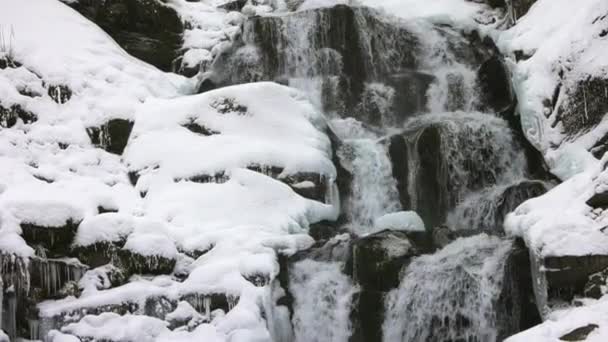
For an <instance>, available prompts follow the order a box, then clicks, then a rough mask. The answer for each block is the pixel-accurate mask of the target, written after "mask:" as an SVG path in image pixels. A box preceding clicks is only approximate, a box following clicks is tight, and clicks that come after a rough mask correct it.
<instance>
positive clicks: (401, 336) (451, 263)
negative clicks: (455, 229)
mask: <svg viewBox="0 0 608 342" xmlns="http://www.w3.org/2000/svg"><path fill="white" fill-rule="evenodd" d="M510 249H511V242H509V241H504V240H502V239H500V238H498V237H491V236H487V235H477V236H474V237H470V238H464V239H459V240H456V241H454V242H453V243H452V244H450V245H448V246H446V247H445V248H443V249H442V250H440V251H438V252H436V253H435V254H432V255H425V256H421V257H419V258H417V259H416V260H414V261H413V262H412V264H410V266H409V267H408V268H407V270H406V272H405V274H404V276H403V281H402V282H401V285H399V288H398V289H395V290H393V291H392V292H391V293H390V294H389V296H388V297H387V299H386V303H387V304H386V310H387V312H386V320H385V323H384V327H383V332H384V340H385V341H386V342H401V341H411V342H414V341H467V342H486V341H495V340H496V337H497V329H496V326H497V324H499V322H497V319H496V314H495V305H496V301H497V298H498V296H499V294H500V289H501V282H502V279H503V268H504V264H505V261H506V256H507V254H508V252H509V251H510Z"/></svg>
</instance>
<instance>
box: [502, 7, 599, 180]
mask: <svg viewBox="0 0 608 342" xmlns="http://www.w3.org/2000/svg"><path fill="white" fill-rule="evenodd" d="M606 14H608V3H606V2H605V1H601V0H595V1H585V2H584V3H574V2H571V1H562V0H559V1H547V0H544V1H542V0H541V1H537V3H536V4H534V5H533V6H532V8H531V9H530V11H529V12H528V13H527V14H526V15H525V16H524V17H523V18H521V19H520V20H519V21H518V23H517V25H515V26H514V27H513V28H511V29H509V30H508V31H506V32H504V33H503V34H501V36H500V38H499V47H500V48H501V49H503V51H505V52H507V53H510V54H513V55H514V56H515V57H516V59H517V64H515V65H514V67H513V70H514V84H515V90H516V92H517V95H518V99H519V101H518V102H519V111H520V113H521V121H522V126H523V129H524V133H525V134H526V136H527V138H528V139H529V140H530V141H531V142H532V143H533V144H534V145H535V146H536V147H537V148H538V149H539V150H541V151H542V152H543V153H544V154H545V156H546V159H547V162H548V164H549V166H550V167H551V168H558V169H559V165H560V164H561V163H560V160H561V159H563V158H561V157H560V155H561V154H562V153H565V154H566V155H569V154H570V153H569V151H571V149H572V147H571V146H570V145H576V146H575V147H574V148H575V149H576V150H578V151H581V152H580V153H577V156H579V159H581V158H583V157H582V156H580V154H584V153H585V150H587V151H591V152H593V153H594V154H595V155H596V156H597V157H598V158H599V157H601V155H602V154H603V152H605V151H606V148H605V146H604V145H605V142H604V141H603V140H604V139H603V136H604V135H605V134H606V133H607V132H608V126H607V125H606V123H605V122H604V121H605V120H603V117H604V115H605V114H606V113H607V112H608V107H607V106H606V99H607V98H608V97H607V95H606V94H607V92H606V89H608V85H607V81H606V80H607V79H608V62H607V61H606V59H605V58H603V56H604V55H605V54H606V53H607V52H608V39H606V29H607V25H608V17H607V16H606ZM587 153H588V152H587ZM572 157H573V156H566V159H571V158H572ZM582 170H583V168H581V169H580V170H579V171H582ZM556 174H557V175H558V176H560V177H562V179H567V178H569V177H570V176H572V175H573V173H566V174H562V173H561V172H559V170H558V172H556Z"/></svg>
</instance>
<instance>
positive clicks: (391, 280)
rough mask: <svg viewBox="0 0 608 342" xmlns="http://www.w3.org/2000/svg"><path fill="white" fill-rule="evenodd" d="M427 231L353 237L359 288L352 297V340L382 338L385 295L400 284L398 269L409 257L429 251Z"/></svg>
mask: <svg viewBox="0 0 608 342" xmlns="http://www.w3.org/2000/svg"><path fill="white" fill-rule="evenodd" d="M431 248H432V247H431V245H430V237H429V236H428V234H427V233H426V232H421V233H419V232H404V231H390V230H385V231H381V232H378V233H374V234H371V235H368V236H365V237H361V238H358V239H356V240H355V241H354V242H353V244H352V250H353V251H352V261H350V262H349V263H347V265H352V274H353V279H354V280H355V282H356V283H357V284H358V285H359V286H360V287H361V291H360V292H359V293H358V294H357V295H356V297H355V299H354V303H355V305H354V308H353V311H352V312H351V320H352V321H353V325H354V327H355V331H354V334H353V338H352V339H351V341H353V342H354V341H381V340H382V324H383V322H384V311H385V306H384V304H385V303H384V298H385V296H386V294H387V293H388V291H390V290H392V289H394V288H396V287H398V286H399V283H400V280H401V270H402V269H403V268H405V267H407V265H408V264H409V262H410V261H411V259H412V258H413V257H415V256H417V255H420V254H422V253H427V252H430V251H431Z"/></svg>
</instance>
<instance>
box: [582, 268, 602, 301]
mask: <svg viewBox="0 0 608 342" xmlns="http://www.w3.org/2000/svg"><path fill="white" fill-rule="evenodd" d="M607 292H608V268H607V269H604V270H603V271H600V272H597V273H594V274H592V275H590V276H589V280H588V281H587V283H586V284H585V288H584V289H583V295H584V296H585V297H589V298H594V299H600V298H601V297H602V296H603V295H604V294H606V293H607Z"/></svg>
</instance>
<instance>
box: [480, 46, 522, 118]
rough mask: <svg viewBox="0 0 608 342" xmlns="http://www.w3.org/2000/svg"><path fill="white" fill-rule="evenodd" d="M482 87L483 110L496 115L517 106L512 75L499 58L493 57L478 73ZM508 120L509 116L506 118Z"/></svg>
mask: <svg viewBox="0 0 608 342" xmlns="http://www.w3.org/2000/svg"><path fill="white" fill-rule="evenodd" d="M477 77H478V80H479V86H480V87H481V89H482V91H481V95H482V96H481V97H482V103H483V107H485V108H482V110H484V111H488V112H495V113H507V112H508V111H509V110H510V109H512V108H513V107H514V106H515V104H516V99H515V94H514V93H513V91H512V89H511V81H510V80H511V75H510V74H509V71H508V69H507V66H506V65H505V64H504V62H503V61H502V59H501V58H500V57H499V56H497V55H496V56H492V57H491V58H490V59H488V60H487V61H485V62H484V63H483V64H482V65H481V66H480V67H479V70H478V71H477ZM505 119H508V116H507V117H505Z"/></svg>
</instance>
